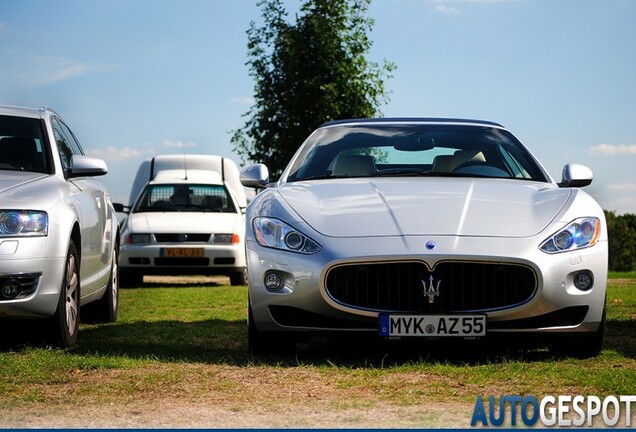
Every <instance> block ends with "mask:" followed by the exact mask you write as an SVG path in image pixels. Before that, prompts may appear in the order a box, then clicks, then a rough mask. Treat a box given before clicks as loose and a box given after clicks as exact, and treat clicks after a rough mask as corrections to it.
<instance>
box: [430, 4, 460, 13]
mask: <svg viewBox="0 0 636 432" xmlns="http://www.w3.org/2000/svg"><path fill="white" fill-rule="evenodd" d="M435 10H436V11H437V12H439V13H443V14H460V13H461V12H460V11H459V9H457V8H455V7H453V6H449V5H447V4H438V5H437V6H435Z"/></svg>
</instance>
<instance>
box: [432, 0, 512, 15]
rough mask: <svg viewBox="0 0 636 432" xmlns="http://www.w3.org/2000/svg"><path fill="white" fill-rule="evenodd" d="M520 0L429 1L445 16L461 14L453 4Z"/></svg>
mask: <svg viewBox="0 0 636 432" xmlns="http://www.w3.org/2000/svg"><path fill="white" fill-rule="evenodd" d="M517 1H519V0H428V3H432V4H434V5H436V6H435V10H436V11H437V12H439V13H443V14H454V15H457V14H461V13H462V12H461V10H459V9H458V8H457V7H455V6H453V4H461V3H472V4H478V3H481V4H493V3H513V2H517Z"/></svg>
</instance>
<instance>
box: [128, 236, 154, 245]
mask: <svg viewBox="0 0 636 432" xmlns="http://www.w3.org/2000/svg"><path fill="white" fill-rule="evenodd" d="M151 242H152V234H128V235H127V236H126V241H125V243H128V244H133V243H134V244H138V243H151Z"/></svg>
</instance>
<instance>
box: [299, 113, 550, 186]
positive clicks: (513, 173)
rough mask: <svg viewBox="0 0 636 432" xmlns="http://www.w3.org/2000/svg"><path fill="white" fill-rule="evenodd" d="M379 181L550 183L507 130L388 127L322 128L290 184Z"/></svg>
mask: <svg viewBox="0 0 636 432" xmlns="http://www.w3.org/2000/svg"><path fill="white" fill-rule="evenodd" d="M378 176H396V177H402V176H439V177H443V176H446V177H490V178H512V179H523V180H536V181H542V182H548V181H549V180H548V177H547V176H546V174H545V173H544V171H543V170H542V169H541V168H540V166H539V165H538V164H537V162H536V161H535V160H534V159H533V158H532V156H531V155H530V153H529V152H528V151H527V150H526V149H525V148H524V147H523V145H522V144H521V143H520V142H519V141H518V140H517V139H516V138H515V137H514V136H513V135H512V134H510V133H509V132H507V131H505V130H502V129H499V128H496V127H491V126H481V125H449V124H387V123H385V124H382V123H377V124H369V123H366V124H364V123H363V124H359V125H350V124H349V125H340V126H332V127H325V128H321V129H318V130H317V131H316V132H315V133H314V134H313V135H312V136H311V137H310V138H309V139H308V140H307V141H306V142H305V144H304V146H303V148H302V150H301V151H300V154H299V156H298V158H297V159H296V160H295V162H294V165H293V166H292V167H291V169H290V171H289V175H288V177H287V181H289V182H293V181H300V180H317V179H325V178H342V177H378Z"/></svg>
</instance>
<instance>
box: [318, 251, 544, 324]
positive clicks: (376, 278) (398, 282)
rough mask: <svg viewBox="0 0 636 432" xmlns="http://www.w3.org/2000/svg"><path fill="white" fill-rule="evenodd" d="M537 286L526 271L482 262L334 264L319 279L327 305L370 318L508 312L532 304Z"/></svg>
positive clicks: (530, 271)
mask: <svg viewBox="0 0 636 432" xmlns="http://www.w3.org/2000/svg"><path fill="white" fill-rule="evenodd" d="M431 276H432V279H431ZM537 285H538V284H537V276H536V274H535V271H534V270H533V269H532V268H531V267H529V266H526V265H523V264H518V263H502V262H486V261H450V260H447V261H440V262H438V263H437V264H435V266H434V267H433V268H432V269H431V268H430V267H429V266H428V264H427V263H425V262H423V261H417V260H409V261H382V262H355V263H339V264H336V265H334V266H333V267H331V268H330V269H328V270H327V272H326V273H325V278H324V290H325V292H326V294H327V295H328V296H329V298H330V299H331V300H332V301H334V302H335V303H337V304H339V305H342V306H344V307H347V308H353V309H358V310H364V311H370V312H403V313H454V312H488V311H496V310H503V309H510V308H514V307H517V306H520V305H523V304H525V303H527V302H529V301H530V300H532V298H533V297H534V296H535V294H536V292H537ZM436 288H437V289H438V293H437V295H435V294H434V293H433V291H435V289H436Z"/></svg>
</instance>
